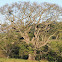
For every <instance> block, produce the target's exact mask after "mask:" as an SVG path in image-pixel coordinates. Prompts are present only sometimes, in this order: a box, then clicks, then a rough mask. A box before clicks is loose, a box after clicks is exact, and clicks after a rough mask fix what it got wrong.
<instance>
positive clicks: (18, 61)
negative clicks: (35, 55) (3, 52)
mask: <svg viewBox="0 0 62 62" xmlns="http://www.w3.org/2000/svg"><path fill="white" fill-rule="evenodd" d="M0 62H48V61H47V60H41V61H35V60H23V59H6V58H0Z"/></svg>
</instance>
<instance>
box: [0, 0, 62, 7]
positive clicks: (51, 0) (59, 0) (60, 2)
mask: <svg viewBox="0 0 62 62" xmlns="http://www.w3.org/2000/svg"><path fill="white" fill-rule="evenodd" d="M18 1H30V2H38V3H42V2H49V3H55V4H58V5H59V6H61V7H62V0H0V7H1V6H3V5H5V4H6V3H8V4H11V3H14V2H18Z"/></svg>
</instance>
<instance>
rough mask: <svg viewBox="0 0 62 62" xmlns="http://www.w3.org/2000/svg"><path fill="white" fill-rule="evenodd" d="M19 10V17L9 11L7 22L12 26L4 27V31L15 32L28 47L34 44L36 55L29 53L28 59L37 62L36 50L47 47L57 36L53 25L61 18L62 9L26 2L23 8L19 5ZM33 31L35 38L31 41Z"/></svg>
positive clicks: (51, 5) (53, 5)
mask: <svg viewBox="0 0 62 62" xmlns="http://www.w3.org/2000/svg"><path fill="white" fill-rule="evenodd" d="M21 4H22V3H21ZM14 6H15V5H14ZM16 7H17V5H16ZM28 8H29V9H28ZM18 9H19V10H20V11H19V13H18V16H16V15H14V14H13V13H12V12H11V13H10V12H9V11H8V14H10V15H7V16H6V20H8V21H9V23H10V25H8V26H7V27H5V28H4V27H3V31H6V32H7V31H8V30H15V31H16V32H18V33H19V34H20V35H21V36H22V37H23V38H24V39H23V40H22V41H24V42H26V43H27V44H28V45H29V44H30V43H32V45H33V49H34V52H33V53H34V55H32V54H31V53H29V58H28V59H30V60H35V56H36V50H37V49H40V47H43V46H45V45H46V44H47V43H48V42H49V40H50V38H51V37H52V36H53V35H54V34H55V32H56V30H53V32H52V30H51V29H54V28H53V27H52V26H51V24H52V23H53V24H54V25H55V24H56V22H55V21H57V20H58V19H59V18H58V17H59V16H61V9H60V8H59V7H58V6H57V5H55V4H49V3H43V4H42V5H38V4H36V3H33V4H32V5H31V4H30V3H29V2H24V3H23V6H21V7H20V5H19V7H18ZM9 10H11V9H9ZM59 14H60V15H59ZM31 30H34V31H32V33H33V35H34V36H33V37H32V38H31V39H30V36H29V33H30V32H31ZM51 32H52V33H51ZM40 38H41V40H40Z"/></svg>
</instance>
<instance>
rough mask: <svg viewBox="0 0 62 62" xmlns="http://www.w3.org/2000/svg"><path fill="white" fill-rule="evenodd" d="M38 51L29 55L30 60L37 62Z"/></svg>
mask: <svg viewBox="0 0 62 62" xmlns="http://www.w3.org/2000/svg"><path fill="white" fill-rule="evenodd" d="M35 57H36V50H34V54H29V57H28V60H35Z"/></svg>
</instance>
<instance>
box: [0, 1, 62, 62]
mask: <svg viewBox="0 0 62 62" xmlns="http://www.w3.org/2000/svg"><path fill="white" fill-rule="evenodd" d="M21 5H22V3H20V4H18V3H15V4H12V6H8V5H6V6H4V7H3V9H4V8H7V11H6V13H5V12H4V11H5V9H4V11H3V14H4V15H5V14H6V17H5V18H6V20H5V21H7V20H8V21H9V22H8V21H7V22H5V23H4V24H0V25H1V26H0V28H1V29H0V62H48V61H49V62H62V21H61V19H60V18H59V17H60V16H62V13H61V11H62V10H61V9H60V8H59V6H57V5H55V4H49V3H43V4H42V5H44V6H42V5H40V4H39V5H38V4H36V3H33V4H32V5H31V4H30V3H29V2H24V3H23V7H22V6H21ZM14 7H16V9H18V10H20V12H19V13H18V15H17V16H16V15H14V9H13V8H14ZM44 7H45V8H44ZM41 8H42V9H41ZM51 11H52V12H51ZM17 12H18V11H17ZM17 12H16V11H15V14H16V13H17ZM1 13H2V12H1ZM51 13H52V14H51ZM41 20H42V21H41ZM58 20H60V21H58ZM13 58H14V59H13ZM47 60H48V61H47Z"/></svg>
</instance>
